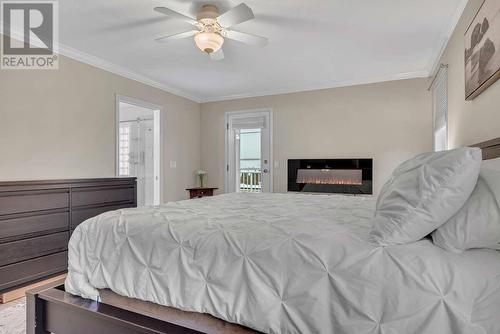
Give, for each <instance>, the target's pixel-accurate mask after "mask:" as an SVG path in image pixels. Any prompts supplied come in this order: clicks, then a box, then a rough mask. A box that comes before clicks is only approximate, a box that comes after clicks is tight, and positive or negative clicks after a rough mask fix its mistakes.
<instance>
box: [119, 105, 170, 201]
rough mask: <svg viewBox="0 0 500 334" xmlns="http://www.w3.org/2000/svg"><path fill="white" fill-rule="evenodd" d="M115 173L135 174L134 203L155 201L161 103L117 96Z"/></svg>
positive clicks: (158, 167)
mask: <svg viewBox="0 0 500 334" xmlns="http://www.w3.org/2000/svg"><path fill="white" fill-rule="evenodd" d="M116 105H117V120H118V122H117V127H116V133H117V139H116V144H117V148H116V175H117V176H119V177H120V176H121V177H136V178H137V206H151V205H159V204H160V202H161V199H160V197H161V194H160V184H161V183H160V171H161V169H160V161H161V157H160V152H161V149H160V143H161V140H160V137H161V133H160V114H161V113H160V111H161V107H159V106H155V105H152V104H150V103H147V102H144V101H140V100H137V99H133V98H129V97H124V96H117V101H116Z"/></svg>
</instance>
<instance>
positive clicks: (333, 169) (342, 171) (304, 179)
mask: <svg viewBox="0 0 500 334" xmlns="http://www.w3.org/2000/svg"><path fill="white" fill-rule="evenodd" d="M288 191H298V192H322V193H340V194H373V159H290V160H288Z"/></svg>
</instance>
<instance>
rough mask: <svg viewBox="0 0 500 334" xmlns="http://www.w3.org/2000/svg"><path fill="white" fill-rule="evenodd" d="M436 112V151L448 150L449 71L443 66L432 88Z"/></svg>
mask: <svg viewBox="0 0 500 334" xmlns="http://www.w3.org/2000/svg"><path fill="white" fill-rule="evenodd" d="M431 91H432V105H433V111H434V151H436V152H437V151H444V150H446V149H448V70H447V68H446V67H445V66H441V68H440V69H439V72H438V73H437V75H436V79H435V81H434V83H433V85H432V86H431Z"/></svg>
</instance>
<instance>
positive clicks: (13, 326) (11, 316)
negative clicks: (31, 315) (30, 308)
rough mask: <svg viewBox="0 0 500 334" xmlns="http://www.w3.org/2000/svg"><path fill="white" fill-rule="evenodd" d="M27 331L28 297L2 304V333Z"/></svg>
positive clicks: (23, 332)
mask: <svg viewBox="0 0 500 334" xmlns="http://www.w3.org/2000/svg"><path fill="white" fill-rule="evenodd" d="M25 333H26V299H25V298H23V299H18V300H15V301H13V302H10V303H7V304H0V334H25Z"/></svg>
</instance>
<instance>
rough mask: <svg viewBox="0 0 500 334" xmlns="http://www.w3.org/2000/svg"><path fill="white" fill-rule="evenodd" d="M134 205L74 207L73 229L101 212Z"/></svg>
mask: <svg viewBox="0 0 500 334" xmlns="http://www.w3.org/2000/svg"><path fill="white" fill-rule="evenodd" d="M132 207H134V205H133V204H121V205H107V206H101V207H98V208H85V209H73V212H72V214H71V229H72V230H74V229H75V228H76V227H77V226H78V225H80V224H81V223H83V222H84V221H86V220H87V219H89V218H92V217H95V216H97V215H100V214H101V213H104V212H108V211H113V210H119V209H125V208H132Z"/></svg>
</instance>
